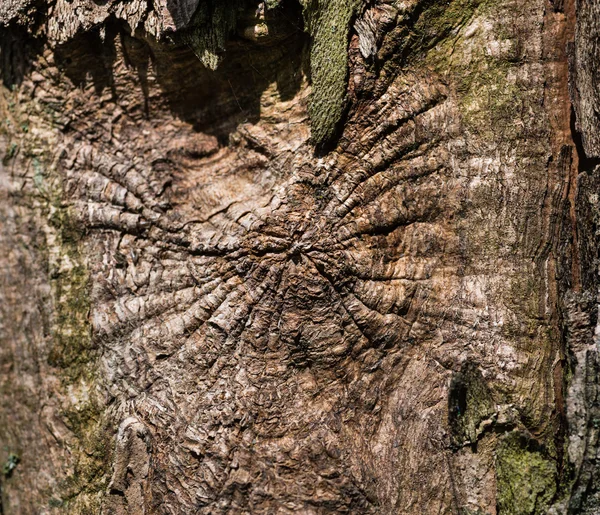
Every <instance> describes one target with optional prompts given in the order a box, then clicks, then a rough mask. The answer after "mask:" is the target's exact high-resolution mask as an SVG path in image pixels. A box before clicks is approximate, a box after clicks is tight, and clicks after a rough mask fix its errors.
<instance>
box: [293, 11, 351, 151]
mask: <svg viewBox="0 0 600 515" xmlns="http://www.w3.org/2000/svg"><path fill="white" fill-rule="evenodd" d="M361 4H362V1H361V0H303V2H302V5H303V7H304V20H305V25H306V26H305V29H306V30H307V32H308V33H309V34H310V36H311V48H310V74H311V81H312V94H311V99H310V104H309V115H310V120H311V136H312V140H313V142H314V143H316V144H321V143H325V142H327V141H329V140H331V138H332V137H333V136H334V135H335V132H336V128H337V125H338V123H339V121H340V120H341V118H342V115H343V113H344V109H345V105H346V89H347V81H348V34H349V30H350V22H351V20H352V17H353V16H354V15H355V14H356V12H357V11H358V8H359V7H360V5H361Z"/></svg>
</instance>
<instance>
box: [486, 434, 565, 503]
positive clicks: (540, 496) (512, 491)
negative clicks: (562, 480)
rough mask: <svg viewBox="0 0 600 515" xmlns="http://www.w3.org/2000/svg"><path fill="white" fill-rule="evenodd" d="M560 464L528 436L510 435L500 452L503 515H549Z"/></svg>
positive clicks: (499, 487)
mask: <svg viewBox="0 0 600 515" xmlns="http://www.w3.org/2000/svg"><path fill="white" fill-rule="evenodd" d="M556 474H557V471H556V464H555V462H554V460H552V459H551V458H549V457H548V456H547V455H546V453H545V451H544V449H543V447H541V446H540V445H539V444H538V443H537V442H536V441H535V440H533V439H532V438H530V437H529V436H528V435H526V434H525V433H521V432H519V431H513V432H512V433H509V434H508V435H506V436H505V437H504V438H503V440H502V441H501V443H500V445H499V446H498V450H497V452H496V479H497V503H498V509H499V513H501V514H502V515H537V514H543V513H547V510H548V508H549V507H550V503H551V502H552V499H553V498H554V495H555V493H556Z"/></svg>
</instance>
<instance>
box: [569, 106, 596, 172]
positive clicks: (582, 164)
mask: <svg viewBox="0 0 600 515" xmlns="http://www.w3.org/2000/svg"><path fill="white" fill-rule="evenodd" d="M571 137H572V138H573V143H574V144H575V150H576V151H577V157H578V158H579V167H578V170H577V171H578V172H579V173H591V172H593V171H594V170H595V168H596V167H597V166H600V158H598V157H588V156H587V155H586V153H585V149H584V147H583V137H582V135H581V132H579V131H578V130H577V115H576V114H575V109H574V108H573V107H571Z"/></svg>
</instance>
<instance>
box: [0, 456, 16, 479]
mask: <svg viewBox="0 0 600 515" xmlns="http://www.w3.org/2000/svg"><path fill="white" fill-rule="evenodd" d="M19 461H20V458H19V456H18V455H17V454H15V453H14V452H11V453H10V454H9V455H8V459H7V460H6V462H5V463H4V465H2V474H3V475H4V476H5V477H10V476H11V475H12V473H13V471H14V470H15V469H16V468H17V465H18V464H19Z"/></svg>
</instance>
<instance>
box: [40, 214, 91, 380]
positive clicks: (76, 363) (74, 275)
mask: <svg viewBox="0 0 600 515" xmlns="http://www.w3.org/2000/svg"><path fill="white" fill-rule="evenodd" d="M50 222H51V224H52V225H53V226H54V228H55V229H56V232H55V235H56V241H55V242H54V245H53V257H54V259H52V261H51V263H50V280H51V285H52V290H53V297H54V304H55V305H54V317H55V318H54V324H53V328H52V336H53V347H52V351H51V353H50V357H49V360H50V364H51V365H53V366H56V367H60V368H61V369H62V370H63V373H64V374H65V375H66V377H67V378H68V380H69V381H70V382H73V381H75V380H76V379H78V378H79V377H80V376H81V375H82V374H83V373H84V372H85V370H86V365H87V364H88V363H89V362H90V360H91V358H92V344H91V330H90V324H89V320H88V314H89V309H90V304H89V288H88V284H89V277H88V272H87V269H86V267H85V265H84V263H83V258H82V256H81V251H80V248H79V238H80V234H79V232H78V229H77V228H76V227H75V226H74V225H73V223H72V221H71V217H70V215H69V213H68V209H67V208H66V207H64V206H62V205H60V204H58V205H57V206H55V207H54V212H53V214H52V216H51V217H50Z"/></svg>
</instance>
